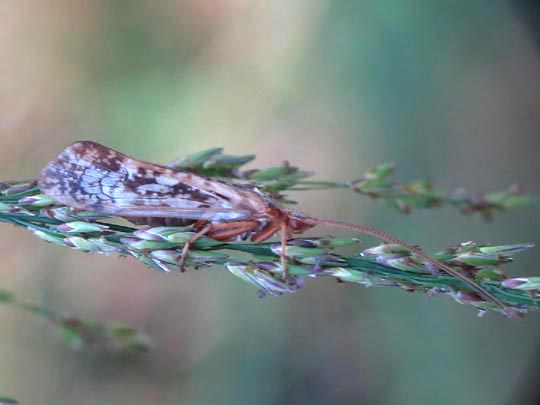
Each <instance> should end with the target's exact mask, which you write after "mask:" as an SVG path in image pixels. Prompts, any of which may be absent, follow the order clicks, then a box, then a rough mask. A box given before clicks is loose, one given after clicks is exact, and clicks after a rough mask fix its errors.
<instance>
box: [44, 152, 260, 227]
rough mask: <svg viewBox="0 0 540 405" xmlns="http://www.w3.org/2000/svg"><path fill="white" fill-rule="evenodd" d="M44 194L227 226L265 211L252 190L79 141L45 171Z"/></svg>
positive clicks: (88, 205)
mask: <svg viewBox="0 0 540 405" xmlns="http://www.w3.org/2000/svg"><path fill="white" fill-rule="evenodd" d="M38 184H39V187H40V188H41V191H42V192H43V193H44V194H46V195H47V196H49V197H50V198H52V199H53V200H54V201H56V202H58V203H60V204H63V205H68V206H71V207H74V208H77V209H81V210H88V211H97V212H103V213H107V214H113V215H118V216H124V217H132V216H139V217H159V218H185V219H194V220H197V219H204V220H209V221H222V220H223V221H226V220H239V219H250V218H253V216H254V215H256V214H257V213H260V212H264V207H265V202H264V199H263V198H262V197H261V195H260V194H259V193H257V192H255V191H253V190H251V189H249V188H244V187H242V186H238V185H234V184H230V183H226V182H223V181H219V180H214V179H209V178H206V177H203V176H198V175H195V174H192V173H185V172H178V171H175V170H172V169H169V168H167V167H164V166H160V165H155V164H152V163H147V162H142V161H139V160H136V159H133V158H130V157H129V156H126V155H124V154H123V153H120V152H117V151H115V150H112V149H109V148H107V147H106V146H103V145H100V144H98V143H95V142H91V141H81V142H75V143H74V144H72V145H70V146H68V147H67V148H66V149H65V150H64V151H63V152H61V153H60V154H59V155H58V157H57V158H56V159H54V160H53V161H51V162H50V163H49V164H48V165H47V166H46V167H45V168H44V169H43V170H42V171H41V174H40V177H39V179H38Z"/></svg>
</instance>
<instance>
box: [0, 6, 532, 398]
mask: <svg viewBox="0 0 540 405" xmlns="http://www.w3.org/2000/svg"><path fill="white" fill-rule="evenodd" d="M527 4H528V3H527V2H517V1H516V2H515V3H512V2H510V1H502V0H491V1H489V2H486V1H482V0H463V1H451V0H439V1H403V2H396V1H387V0H383V1H337V2H332V1H328V0H297V1H294V2H290V1H285V0H274V1H251V0H213V1H211V0H186V1H174V0H165V1H160V2H154V1H149V0H146V1H143V0H137V1H121V0H116V1H103V0H100V1H98V0H95V1H83V0H59V1H58V0H57V1H45V0H41V1H25V0H20V1H3V2H0V55H1V62H0V173H1V176H0V178H1V179H2V180H9V179H27V178H32V177H34V176H36V174H37V173H38V171H39V170H40V168H41V167H42V166H43V165H44V164H45V163H46V162H47V161H48V160H50V159H51V158H52V157H54V156H55V154H56V153H58V152H59V151H60V150H61V149H62V148H63V147H65V146H66V145H67V144H68V143H71V142H72V141H75V140H79V139H92V140H96V141H98V142H101V143H105V144H107V145H109V146H111V147H114V148H116V149H119V150H122V151H124V152H125V153H128V154H131V155H133V156H136V157H139V158H141V159H145V160H150V161H156V162H168V161H170V160H172V159H174V158H176V157H178V156H182V155H185V154H188V153H192V152H195V151H199V150H202V149H204V148H208V147H215V146H223V147H225V148H226V151H228V152H230V153H234V154H243V153H255V154H257V156H258V160H257V163H256V166H258V167H260V166H265V165H274V164H279V163H281V162H282V161H284V160H290V161H291V162H292V163H294V164H296V165H299V166H301V167H303V168H306V169H311V170H314V171H316V172H317V178H319V179H333V180H348V179H352V178H355V177H358V176H359V175H360V174H362V173H363V172H364V171H366V170H367V169H368V168H370V167H371V166H373V165H374V164H377V163H381V162H385V161H393V162H396V163H398V164H399V170H400V178H401V179H403V180H406V179H414V178H419V177H429V178H431V179H434V180H436V184H437V186H438V187H440V188H442V189H452V188H456V187H464V188H466V189H468V190H471V191H492V190H498V189H504V188H506V187H507V186H508V185H510V184H511V183H513V182H515V181H517V182H519V183H520V184H521V185H522V186H523V187H524V188H525V189H527V190H529V191H532V192H540V185H539V184H538V174H539V170H540V160H539V159H538V152H539V150H540V148H539V144H540V139H539V136H538V130H539V128H540V80H539V78H540V75H539V72H540V53H539V49H540V45H539V43H540V42H539V40H540V35H539V31H538V28H539V25H538V22H539V19H538V15H539V14H538V9H537V8H538V7H537V6H535V4H534V2H530V5H527ZM294 198H295V199H296V200H298V201H299V202H300V203H301V207H302V209H303V210H304V211H305V212H308V213H310V214H311V215H315V216H322V217H329V218H336V219H341V220H346V221H350V222H356V223H362V224H368V225H371V226H374V227H377V228H379V229H381V230H384V231H387V232H390V233H392V234H394V235H396V236H398V237H400V238H402V239H405V240H407V241H409V242H411V243H417V244H420V245H422V246H423V247H424V248H425V249H426V250H427V251H430V252H433V251H437V250H440V249H443V248H445V247H448V246H451V245H453V244H456V243H458V242H461V241H467V240H475V241H478V242H490V243H494V244H495V243H498V244H505V243H515V242H525V241H530V242H536V243H537V244H538V243H540V232H539V231H538V229H539V226H540V220H539V210H538V209H524V210H521V211H513V212H508V213H505V214H501V215H499V216H497V217H496V219H495V221H494V222H493V223H489V224H488V223H484V222H482V221H480V220H479V219H478V218H471V217H463V216H461V215H460V214H459V213H457V212H456V211H455V210H453V209H450V208H446V209H437V210H432V211H418V212H416V213H414V214H413V215H410V216H402V215H400V214H398V213H396V212H394V211H391V210H389V209H388V208H387V207H385V206H383V205H379V204H377V203H375V202H372V201H368V200H366V199H365V198H363V197H361V196H358V195H355V194H353V193H350V192H346V191H327V192H310V193H297V194H296V195H294ZM318 232H319V233H332V234H334V235H338V234H339V235H342V234H344V233H342V232H338V231H335V230H326V229H325V230H319V231H318ZM363 239H364V241H365V244H368V243H372V242H374V240H372V239H370V238H363ZM0 258H1V266H0V276H1V286H2V287H3V288H6V289H9V290H11V291H13V292H15V293H16V294H17V295H18V296H19V297H21V298H23V299H25V300H27V301H32V302H35V303H37V304H40V305H43V306H46V307H49V308H52V309H56V310H66V311H69V312H70V313H72V314H75V315H77V316H80V317H84V318H90V319H101V320H113V319H114V320H120V321H123V322H127V323H130V324H132V325H134V326H136V327H138V328H140V329H142V330H144V331H145V332H146V333H148V334H149V335H150V336H152V339H153V349H152V350H151V351H150V352H149V353H147V354H144V355H140V356H135V357H125V356H115V355H113V354H88V353H84V352H78V351H73V350H70V349H69V348H68V347H67V346H66V345H65V343H64V342H63V341H62V340H61V339H59V338H58V337H57V336H55V335H54V333H53V332H52V331H51V330H50V329H47V328H45V327H43V326H42V325H40V324H39V323H36V322H34V320H33V319H32V317H30V316H29V315H28V314H25V313H21V312H17V311H16V310H14V309H11V308H8V307H5V308H0V311H1V319H2V323H1V328H0V364H1V366H0V394H3V395H8V396H11V397H15V398H17V399H19V400H20V401H21V403H23V404H74V403H76V404H261V405H263V404H286V403H291V404H328V403H333V404H342V403H343V404H352V403H354V404H432V403H435V402H436V403H438V404H439V405H443V404H458V403H459V404H463V403H465V404H473V403H474V404H507V403H508V404H509V403H513V404H521V403H524V404H530V403H534V401H535V395H536V393H535V392H534V390H535V389H537V377H538V365H537V364H535V362H536V361H537V360H538V357H539V353H540V351H538V345H539V338H540V327H539V326H538V325H539V319H540V318H539V316H540V315H539V314H535V313H533V314H531V315H530V316H528V317H527V318H526V319H525V320H524V321H523V322H522V323H521V324H520V325H517V324H515V323H513V322H511V321H508V320H506V319H504V318H502V317H500V316H496V315H493V314H490V315H489V316H487V317H484V318H482V319H478V318H477V317H476V314H475V313H474V311H472V310H471V309H470V308H467V307H463V306H460V305H458V304H456V303H454V302H452V301H451V300H450V299H448V298H445V297H435V298H428V297H425V296H422V295H420V294H406V293H404V292H402V291H399V290H397V289H396V290H393V289H365V288H363V287H360V286H355V285H350V286H342V285H337V284H336V283H333V282H330V281H329V280H317V281H314V282H311V283H310V284H309V285H308V287H307V288H305V289H303V290H301V291H300V292H298V293H297V294H293V295H290V296H284V297H281V298H278V299H269V298H267V299H262V300H261V299H257V298H256V296H255V290H254V289H253V288H252V287H251V286H249V285H247V284H244V283H242V282H241V281H239V280H237V279H236V278H235V277H233V276H232V275H230V274H228V273H227V272H226V270H223V269H219V268H216V269H213V270H204V271H199V272H188V273H185V274H181V275H179V274H177V275H165V274H161V273H159V272H157V271H152V270H150V269H148V268H145V267H144V266H143V265H142V264H140V263H138V262H136V261H134V260H131V259H121V258H117V257H108V258H107V257H101V256H97V255H87V254H83V253H80V252H75V251H69V250H67V249H63V248H60V247H56V246H54V245H50V244H46V243H44V242H42V241H40V240H38V239H37V238H35V237H34V236H33V235H31V234H30V233H29V232H25V231H24V230H21V229H15V228H13V227H10V226H7V225H3V226H1V227H0ZM539 264H540V249H538V248H536V249H533V250H531V251H530V252H527V253H523V254H520V255H519V256H518V257H517V260H516V263H514V264H512V265H510V266H508V267H507V271H508V272H509V273H510V274H513V275H515V276H518V275H537V276H538V275H539V272H540V270H539Z"/></svg>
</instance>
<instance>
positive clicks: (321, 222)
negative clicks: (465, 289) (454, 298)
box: [304, 217, 515, 317]
mask: <svg viewBox="0 0 540 405" xmlns="http://www.w3.org/2000/svg"><path fill="white" fill-rule="evenodd" d="M304 221H305V222H306V223H308V224H310V225H324V226H330V227H335V228H343V229H349V230H352V231H355V232H360V233H364V234H367V235H372V236H375V237H377V238H379V239H382V240H385V241H386V242H390V243H394V244H396V245H398V246H401V247H402V248H404V249H407V250H408V251H410V252H412V253H414V254H415V255H416V256H418V257H420V258H421V259H423V260H425V261H426V262H428V263H431V264H432V265H434V266H436V267H438V268H439V269H440V270H442V271H444V272H445V273H447V274H449V275H451V276H453V277H455V278H457V279H458V280H461V281H463V282H464V283H465V284H467V285H468V286H470V287H471V288H472V289H474V290H475V291H476V292H478V293H479V294H480V295H481V296H482V297H484V298H485V299H486V300H487V301H489V302H492V303H493V304H495V305H497V306H498V307H499V308H500V309H501V310H502V311H503V313H504V314H506V315H507V316H509V317H515V314H514V313H513V311H511V310H510V309H509V308H507V307H506V305H504V304H503V303H502V302H501V301H500V300H499V299H498V298H496V297H495V296H494V295H493V294H491V293H490V292H489V291H487V290H486V289H484V288H483V287H482V286H480V285H479V284H478V283H476V282H475V281H474V280H472V279H471V278H469V277H467V276H466V275H464V274H462V273H460V272H459V271H458V270H456V269H453V268H451V267H450V266H448V265H446V264H444V263H442V262H440V261H439V260H437V259H435V258H433V257H431V256H430V255H428V254H427V253H424V252H423V251H422V250H420V249H419V248H416V247H414V246H412V245H410V244H408V243H407V242H404V241H402V240H401V239H398V238H396V237H394V236H392V235H389V234H387V233H385V232H382V231H379V230H378V229H374V228H371V227H369V226H364V225H356V224H350V223H348V222H341V221H336V220H333V219H319V218H312V217H308V218H305V220H304Z"/></svg>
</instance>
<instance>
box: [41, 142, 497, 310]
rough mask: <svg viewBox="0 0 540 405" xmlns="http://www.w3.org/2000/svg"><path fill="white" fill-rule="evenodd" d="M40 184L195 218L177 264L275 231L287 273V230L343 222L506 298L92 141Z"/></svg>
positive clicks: (154, 215) (93, 207)
mask: <svg viewBox="0 0 540 405" xmlns="http://www.w3.org/2000/svg"><path fill="white" fill-rule="evenodd" d="M38 184H39V187H40V189H41V191H42V192H43V193H45V194H46V195H47V196H49V197H50V198H51V199H53V200H54V201H56V202H58V203H60V204H63V205H67V206H70V207H73V208H76V209H80V210H87V211H95V212H100V213H106V214H112V215H116V216H120V217H124V218H126V219H128V220H132V221H133V222H135V223H137V222H139V223H140V222H141V218H142V219H143V220H146V221H148V220H150V219H161V220H163V221H169V222H171V223H174V221H175V220H181V221H187V223H190V224H193V227H194V229H195V230H196V233H195V235H194V236H193V237H192V238H191V239H190V240H189V241H188V242H187V243H185V245H184V247H183V250H182V256H181V260H180V267H181V269H182V270H183V268H184V264H185V260H186V257H187V255H188V252H189V248H190V246H191V245H192V244H193V243H194V242H195V241H196V240H198V239H199V238H201V237H202V236H206V237H209V238H212V239H214V240H218V241H230V240H234V239H237V238H243V239H247V238H249V239H251V241H253V242H260V241H264V240H267V239H269V238H270V237H272V236H273V235H275V234H277V233H281V265H282V269H283V277H284V278H287V262H286V256H285V248H286V245H287V239H288V238H289V237H290V235H291V234H301V233H303V232H304V231H306V230H308V229H310V228H313V227H314V226H317V225H324V226H330V227H338V228H344V229H349V230H352V231H355V232H360V233H364V234H369V235H373V236H375V237H378V238H380V239H382V240H384V241H386V242H390V243H394V244H396V245H399V246H401V247H403V248H404V249H407V250H408V251H410V252H411V253H414V254H415V255H416V256H418V257H420V258H422V259H423V260H425V261H426V262H427V263H430V264H431V265H432V266H435V267H437V268H439V269H440V270H442V271H444V272H445V273H447V274H449V275H451V276H453V277H455V278H457V279H459V280H461V281H462V282H464V283H466V284H467V285H469V286H470V287H471V288H472V289H474V290H475V291H476V292H477V293H479V294H480V295H481V296H483V297H484V299H486V300H487V301H490V302H492V303H493V304H495V305H497V306H498V307H500V308H501V309H502V310H503V311H504V312H507V311H506V309H507V308H506V307H505V305H504V304H503V303H502V302H501V301H499V300H498V299H497V298H496V297H495V296H493V295H492V294H491V293H490V292H488V291H487V290H486V289H484V288H483V287H482V286H480V285H479V284H478V283H476V282H475V281H474V280H472V279H470V278H469V277H468V276H466V275H464V274H462V273H460V272H459V271H458V270H456V269H453V268H452V267H449V266H448V265H446V264H444V263H441V262H440V261H438V260H436V259H434V258H432V257H431V256H429V255H428V254H426V253H424V252H423V251H422V250H420V249H419V248H416V247H414V246H412V245H410V244H408V243H406V242H404V241H402V240H400V239H397V238H395V237H393V236H391V235H388V234H386V233H384V232H381V231H379V230H376V229H373V228H370V227H367V226H362V225H355V224H349V223H346V222H341V221H335V220H328V219H319V218H314V217H309V216H307V215H304V214H302V213H300V212H297V211H291V210H288V209H286V208H284V207H282V206H281V205H280V204H279V202H278V201H276V200H275V199H274V198H273V197H272V196H270V195H268V194H266V193H264V192H263V191H261V190H260V189H258V188H257V187H255V186H253V185H249V184H233V183H229V182H226V181H223V180H220V179H213V178H208V177H204V176H201V175H197V174H194V173H188V172H181V171H177V170H174V169H171V168H169V167H166V166H161V165H158V164H153V163H148V162H143V161H140V160H136V159H134V158H131V157H129V156H127V155H125V154H123V153H120V152H117V151H115V150H113V149H110V148H108V147H106V146H103V145H101V144H99V143H96V142H92V141H79V142H75V143H73V144H71V145H70V146H68V147H67V148H66V149H65V150H64V151H62V152H61V153H60V154H59V155H58V156H57V157H56V159H54V160H53V161H51V162H50V163H49V164H47V166H46V167H45V168H44V169H43V170H42V171H41V174H40V176H39V179H38Z"/></svg>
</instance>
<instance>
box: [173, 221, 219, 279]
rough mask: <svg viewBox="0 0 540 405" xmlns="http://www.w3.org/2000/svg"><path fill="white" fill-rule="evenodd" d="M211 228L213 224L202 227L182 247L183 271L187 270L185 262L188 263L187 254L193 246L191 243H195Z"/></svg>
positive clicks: (181, 263) (181, 267)
mask: <svg viewBox="0 0 540 405" xmlns="http://www.w3.org/2000/svg"><path fill="white" fill-rule="evenodd" d="M210 229H212V225H211V224H208V225H206V226H205V227H204V228H202V229H201V230H200V231H199V232H197V233H196V234H195V235H193V236H192V237H191V238H190V239H189V240H188V241H187V242H186V243H185V244H184V247H183V248H182V256H180V263H179V265H180V271H181V272H182V273H183V272H184V271H185V268H184V267H185V264H186V259H187V255H188V253H189V248H190V247H191V245H192V244H193V243H195V241H197V240H198V239H200V238H202V237H203V236H204V235H205V234H206V233H207V232H208V231H209V230H210Z"/></svg>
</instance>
